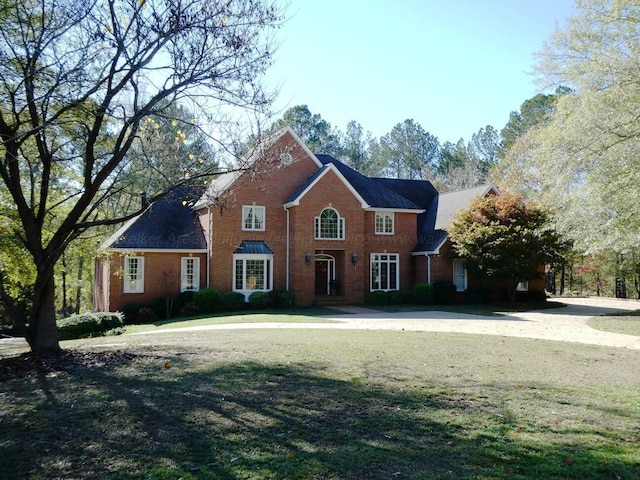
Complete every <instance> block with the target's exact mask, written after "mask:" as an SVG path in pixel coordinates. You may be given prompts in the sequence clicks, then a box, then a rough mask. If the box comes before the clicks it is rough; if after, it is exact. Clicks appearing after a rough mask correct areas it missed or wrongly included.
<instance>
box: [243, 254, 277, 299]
mask: <svg viewBox="0 0 640 480" xmlns="http://www.w3.org/2000/svg"><path fill="white" fill-rule="evenodd" d="M233 278H234V284H233V289H234V290H235V291H237V292H243V293H245V292H246V293H251V292H255V291H263V292H266V291H270V290H272V284H273V255H255V254H237V255H234V256H233Z"/></svg>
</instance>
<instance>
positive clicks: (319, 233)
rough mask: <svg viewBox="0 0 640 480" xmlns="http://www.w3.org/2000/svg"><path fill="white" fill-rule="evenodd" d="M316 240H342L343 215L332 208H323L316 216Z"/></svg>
mask: <svg viewBox="0 0 640 480" xmlns="http://www.w3.org/2000/svg"><path fill="white" fill-rule="evenodd" d="M315 232H316V240H344V217H341V216H340V214H339V213H338V211H337V210H336V209H334V208H331V207H328V208H325V209H324V210H323V211H322V212H321V213H320V216H318V217H316V228H315Z"/></svg>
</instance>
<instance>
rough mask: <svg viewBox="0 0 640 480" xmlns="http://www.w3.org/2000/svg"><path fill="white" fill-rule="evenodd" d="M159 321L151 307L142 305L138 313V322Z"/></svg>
mask: <svg viewBox="0 0 640 480" xmlns="http://www.w3.org/2000/svg"><path fill="white" fill-rule="evenodd" d="M157 321H158V317H157V316H156V313H155V312H154V311H153V309H152V308H150V307H142V308H141V309H140V310H138V314H137V315H136V323H154V322H157Z"/></svg>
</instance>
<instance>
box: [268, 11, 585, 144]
mask: <svg viewBox="0 0 640 480" xmlns="http://www.w3.org/2000/svg"><path fill="white" fill-rule="evenodd" d="M572 12H573V0H368V1H365V0H289V7H288V9H287V13H288V16H289V17H290V19H289V20H288V21H287V22H286V23H285V24H284V26H283V27H282V28H281V29H280V30H279V31H278V32H277V41H278V42H279V45H280V46H279V48H278V51H277V52H276V53H275V58H274V64H273V66H272V67H271V68H270V70H269V72H268V74H267V78H266V80H267V85H270V86H271V87H273V86H279V90H280V93H279V96H278V100H277V102H276V105H275V106H276V110H277V111H279V114H278V115H277V117H280V116H281V114H282V113H283V112H284V111H285V110H286V109H287V108H290V107H293V106H295V105H300V104H306V105H308V106H309V109H310V110H311V112H312V113H318V114H320V115H321V116H322V118H323V119H325V120H327V121H328V122H329V123H331V125H332V126H334V127H338V128H339V129H340V130H343V131H344V130H345V129H346V125H347V122H349V121H350V120H356V121H357V122H359V123H360V124H361V125H362V127H363V128H364V130H365V131H367V130H368V131H371V133H372V134H373V135H374V136H375V137H378V138H379V137H380V136H382V135H384V134H386V133H388V132H389V131H390V130H391V129H392V128H393V126H394V125H396V124H398V123H400V122H402V121H404V120H405V119H408V118H411V119H414V120H415V121H417V122H418V123H419V124H420V125H421V126H422V127H423V128H424V129H425V130H426V131H428V132H429V133H431V134H432V135H435V136H436V137H438V139H439V140H440V142H441V143H444V142H445V141H450V142H453V143H455V142H457V140H458V139H460V138H464V139H465V140H466V141H468V140H470V139H471V135H472V134H473V133H475V132H477V131H478V130H479V129H480V128H482V127H485V126H486V125H492V126H493V127H495V128H496V129H497V130H498V131H500V130H501V129H502V128H503V127H504V126H505V124H506V123H507V121H508V119H509V113H510V112H511V111H514V110H518V109H519V108H520V105H521V104H522V102H524V101H525V100H527V99H529V98H531V97H533V96H534V95H535V94H537V93H539V91H538V87H537V86H536V85H535V83H534V77H533V76H532V75H531V68H532V65H533V63H534V58H533V54H534V52H537V51H540V50H541V49H542V46H543V44H544V42H545V41H547V40H548V39H549V37H550V35H551V33H552V32H553V31H554V28H555V26H556V24H560V25H561V24H562V23H563V22H564V20H565V19H566V17H568V16H570V15H571V14H572Z"/></svg>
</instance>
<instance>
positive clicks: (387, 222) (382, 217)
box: [375, 212, 394, 235]
mask: <svg viewBox="0 0 640 480" xmlns="http://www.w3.org/2000/svg"><path fill="white" fill-rule="evenodd" d="M375 223H376V235H393V230H394V217H393V212H376V220H375Z"/></svg>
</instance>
